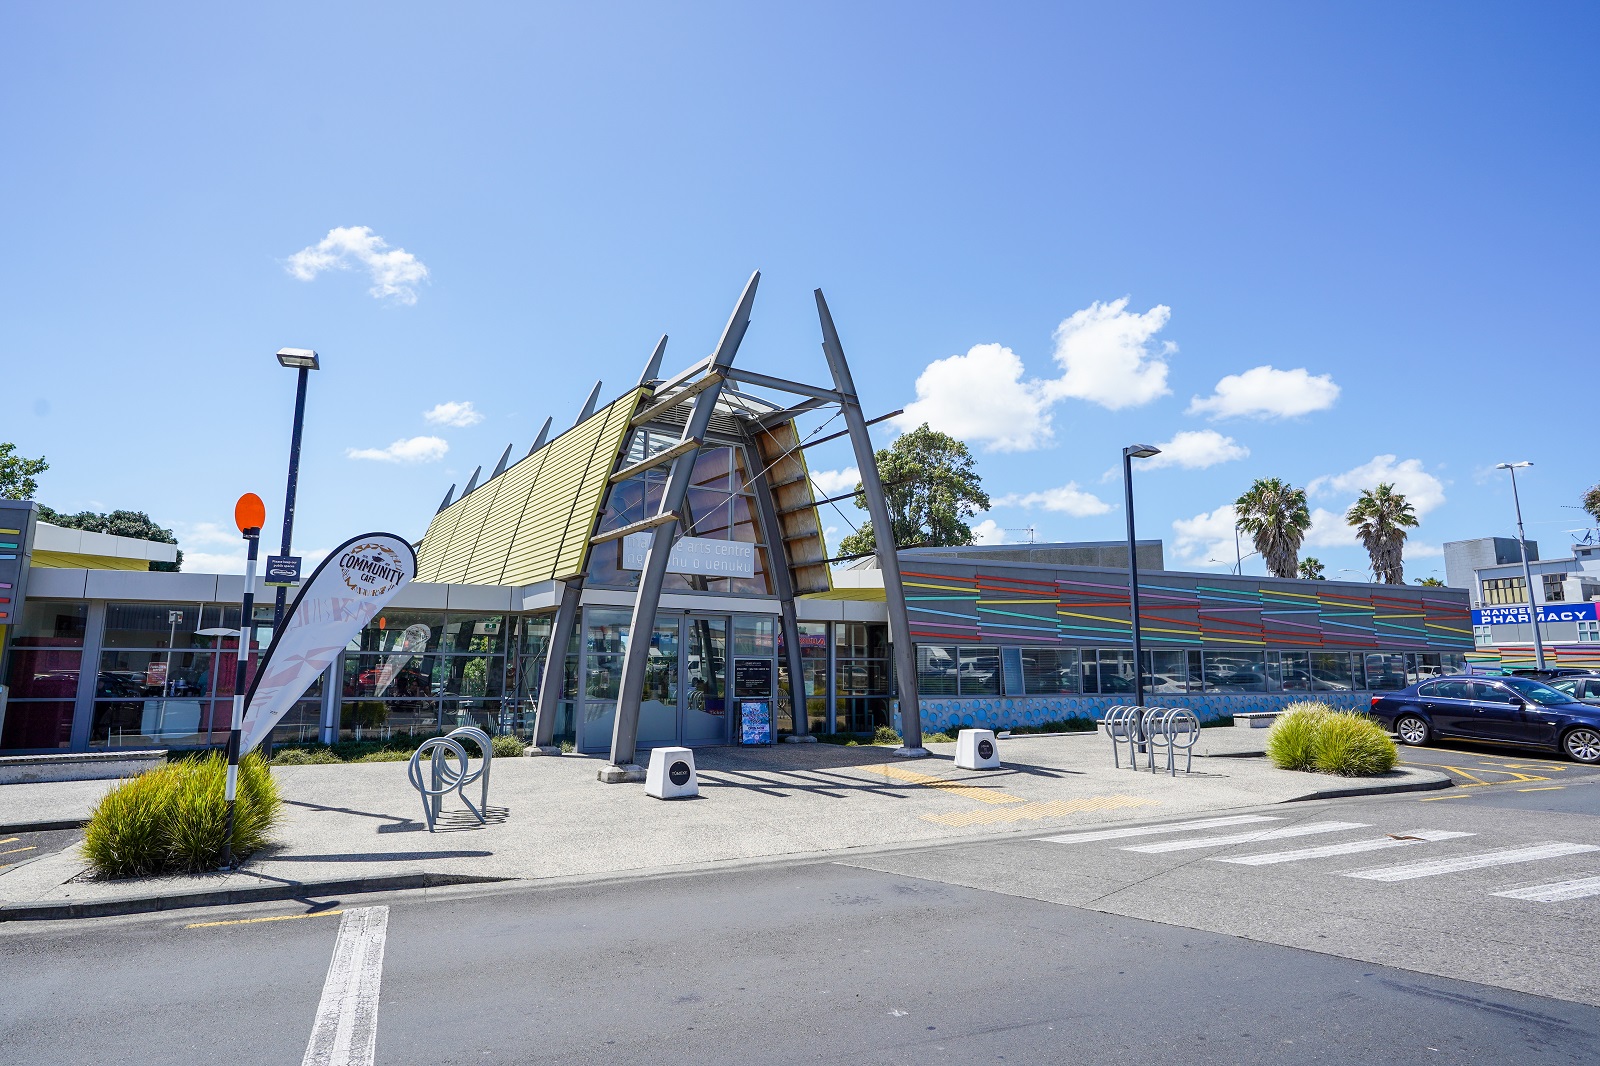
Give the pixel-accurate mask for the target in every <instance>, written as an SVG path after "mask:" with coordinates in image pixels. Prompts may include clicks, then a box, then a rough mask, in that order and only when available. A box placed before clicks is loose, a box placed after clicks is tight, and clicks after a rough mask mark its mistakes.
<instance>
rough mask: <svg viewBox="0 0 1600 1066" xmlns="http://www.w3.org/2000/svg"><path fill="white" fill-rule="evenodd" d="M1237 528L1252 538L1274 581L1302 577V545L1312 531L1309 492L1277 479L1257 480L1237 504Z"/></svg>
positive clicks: (1235, 521)
mask: <svg viewBox="0 0 1600 1066" xmlns="http://www.w3.org/2000/svg"><path fill="white" fill-rule="evenodd" d="M1233 507H1234V513H1235V516H1236V517H1235V519H1234V526H1235V527H1236V528H1237V529H1238V530H1239V532H1241V533H1248V534H1250V538H1251V540H1252V541H1253V542H1254V544H1255V546H1256V551H1258V552H1260V553H1261V558H1262V559H1263V560H1264V561H1265V562H1266V564H1267V572H1268V573H1270V574H1272V576H1274V577H1290V578H1292V577H1295V576H1297V575H1298V573H1299V556H1300V544H1301V543H1302V542H1303V541H1304V540H1305V539H1306V530H1307V529H1309V528H1311V512H1310V511H1309V510H1307V508H1306V490H1305V489H1297V488H1295V487H1294V486H1293V485H1290V484H1289V483H1288V482H1287V481H1283V480H1282V479H1280V478H1275V477H1262V478H1256V480H1255V483H1254V484H1252V485H1251V486H1250V488H1249V491H1247V492H1246V493H1245V494H1244V495H1243V496H1240V497H1239V498H1238V499H1237V500H1235V501H1234V502H1233Z"/></svg>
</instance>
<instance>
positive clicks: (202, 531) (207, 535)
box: [173, 522, 244, 561]
mask: <svg viewBox="0 0 1600 1066" xmlns="http://www.w3.org/2000/svg"><path fill="white" fill-rule="evenodd" d="M173 532H174V533H175V534H176V535H177V537H178V547H180V548H182V549H183V557H184V560H185V561H187V560H188V558H189V545H191V544H193V545H196V546H198V547H212V548H216V547H222V548H233V547H238V548H239V550H240V551H241V552H242V551H244V547H243V544H244V541H243V540H242V539H241V538H240V536H239V531H238V530H236V529H234V528H233V527H232V526H220V525H218V524H217V523H215V522H188V523H183V522H180V523H178V524H177V525H175V526H174V527H173ZM240 558H241V559H242V558H244V556H242V555H241V556H240Z"/></svg>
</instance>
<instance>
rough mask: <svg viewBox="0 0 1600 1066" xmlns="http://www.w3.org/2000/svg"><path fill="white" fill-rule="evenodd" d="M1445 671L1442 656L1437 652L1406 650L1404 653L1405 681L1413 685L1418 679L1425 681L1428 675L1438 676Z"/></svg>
mask: <svg viewBox="0 0 1600 1066" xmlns="http://www.w3.org/2000/svg"><path fill="white" fill-rule="evenodd" d="M1444 673H1446V671H1445V668H1444V660H1443V657H1442V656H1441V655H1440V654H1439V653H1438V652H1432V651H1428V652H1415V653H1411V652H1408V653H1407V654H1406V676H1407V678H1408V679H1409V680H1408V681H1407V682H1406V683H1407V684H1409V685H1415V684H1416V683H1417V682H1418V681H1426V680H1427V679H1428V678H1430V677H1439V676H1441V675H1443V674H1444Z"/></svg>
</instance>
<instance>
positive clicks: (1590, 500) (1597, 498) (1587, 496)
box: [1583, 485, 1600, 522]
mask: <svg viewBox="0 0 1600 1066" xmlns="http://www.w3.org/2000/svg"><path fill="white" fill-rule="evenodd" d="M1583 509H1584V510H1585V511H1588V512H1589V514H1590V516H1591V517H1592V518H1593V519H1594V520H1595V521H1596V522H1600V485H1595V486H1593V487H1591V488H1590V489H1589V491H1588V492H1586V493H1584V494H1583Z"/></svg>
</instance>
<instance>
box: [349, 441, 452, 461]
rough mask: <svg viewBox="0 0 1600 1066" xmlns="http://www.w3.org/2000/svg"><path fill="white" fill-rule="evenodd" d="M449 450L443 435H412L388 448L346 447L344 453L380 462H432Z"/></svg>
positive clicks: (355, 457) (442, 456)
mask: <svg viewBox="0 0 1600 1066" xmlns="http://www.w3.org/2000/svg"><path fill="white" fill-rule="evenodd" d="M449 450H450V444H449V442H447V441H445V440H444V439H443V438H442V437H410V438H407V439H403V440H397V441H395V442H394V443H393V444H391V445H389V446H388V447H387V448H346V449H345V451H344V453H345V455H347V456H349V457H350V458H352V459H373V460H376V461H377V462H380V463H432V462H437V461H438V460H440V459H443V458H444V455H445V452H448V451H449Z"/></svg>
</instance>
